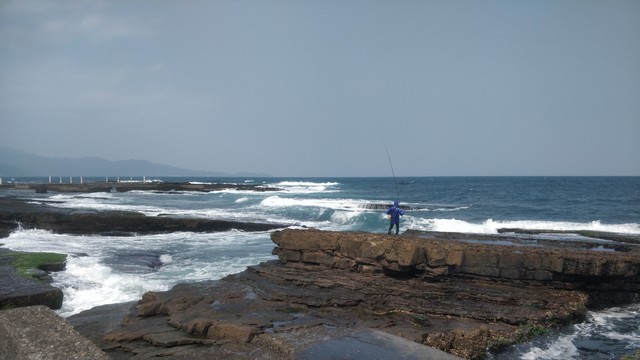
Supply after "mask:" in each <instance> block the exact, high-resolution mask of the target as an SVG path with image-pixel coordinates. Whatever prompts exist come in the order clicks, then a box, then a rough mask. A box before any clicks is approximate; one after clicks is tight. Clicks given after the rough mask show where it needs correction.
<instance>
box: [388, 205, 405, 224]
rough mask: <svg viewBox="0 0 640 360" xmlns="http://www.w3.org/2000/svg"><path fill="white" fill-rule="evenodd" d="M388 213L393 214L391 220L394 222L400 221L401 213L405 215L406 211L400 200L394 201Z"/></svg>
mask: <svg viewBox="0 0 640 360" xmlns="http://www.w3.org/2000/svg"><path fill="white" fill-rule="evenodd" d="M387 215H391V222H392V223H394V224H399V223H400V215H404V211H402V209H400V207H399V206H398V202H397V201H396V202H394V203H393V206H392V207H390V208H389V210H387Z"/></svg>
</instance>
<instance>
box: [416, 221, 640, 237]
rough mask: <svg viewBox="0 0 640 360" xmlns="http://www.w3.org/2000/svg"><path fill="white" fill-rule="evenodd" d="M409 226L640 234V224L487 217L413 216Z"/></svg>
mask: <svg viewBox="0 0 640 360" xmlns="http://www.w3.org/2000/svg"><path fill="white" fill-rule="evenodd" d="M408 226H409V227H410V228H412V229H416V230H424V231H442V232H462V233H478V234H497V233H498V229H505V228H513V229H529V230H561V231H578V230H592V231H603V232H612V233H621V234H640V224H602V223H601V222H600V221H592V222H588V223H575V222H562V221H535V220H517V221H501V220H493V219H487V220H485V221H483V222H482V223H472V222H468V221H464V220H458V219H437V218H430V219H425V218H412V219H411V222H410V223H409V224H408Z"/></svg>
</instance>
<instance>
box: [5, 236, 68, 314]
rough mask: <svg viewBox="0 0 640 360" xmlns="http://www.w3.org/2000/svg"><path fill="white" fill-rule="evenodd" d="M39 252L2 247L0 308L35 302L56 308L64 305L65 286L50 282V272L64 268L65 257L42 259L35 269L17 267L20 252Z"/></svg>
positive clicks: (27, 304)
mask: <svg viewBox="0 0 640 360" xmlns="http://www.w3.org/2000/svg"><path fill="white" fill-rule="evenodd" d="M38 254H39V253H33V254H32V253H20V252H15V251H11V250H8V249H3V248H0V309H6V308H15V307H24V306H33V305H44V306H47V307H49V308H50V309H54V310H55V309H60V308H61V307H62V300H63V294H62V290H60V289H59V288H57V287H54V286H51V285H50V284H49V282H50V280H51V279H50V277H49V275H48V272H49V271H62V270H64V266H65V263H64V261H58V262H51V263H50V262H41V263H38V264H36V265H35V266H36V268H33V269H20V268H19V267H16V264H15V259H16V258H17V257H18V256H20V255H38ZM21 270H23V271H21Z"/></svg>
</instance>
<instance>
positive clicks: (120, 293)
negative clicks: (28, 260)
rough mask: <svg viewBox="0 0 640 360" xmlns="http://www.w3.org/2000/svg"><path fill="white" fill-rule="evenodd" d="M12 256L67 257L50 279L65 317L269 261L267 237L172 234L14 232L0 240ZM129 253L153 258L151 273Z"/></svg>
mask: <svg viewBox="0 0 640 360" xmlns="http://www.w3.org/2000/svg"><path fill="white" fill-rule="evenodd" d="M3 243H4V244H5V246H6V247H7V248H9V249H12V250H17V251H46V252H57V253H64V254H69V256H68V257H67V268H66V271H62V272H57V273H54V274H53V275H52V277H53V280H54V282H53V284H52V285H53V286H56V287H59V288H61V289H62V291H63V293H64V303H63V307H62V309H60V310H59V311H58V313H59V314H60V315H62V316H65V317H66V316H70V315H73V314H75V313H78V312H80V311H83V310H86V309H89V308H92V307H95V306H99V305H104V304H111V303H119V302H126V301H134V300H138V299H139V298H140V297H141V296H142V295H143V294H144V293H145V292H147V291H162V290H166V289H168V288H169V287H171V286H173V285H175V284H176V283H178V282H180V281H201V280H212V279H213V280H215V279H219V278H222V277H224V276H226V275H229V274H233V273H238V272H241V271H243V270H244V269H245V268H246V267H247V266H250V265H255V264H258V263H260V262H262V261H268V260H273V259H274V258H275V257H274V256H273V255H272V254H271V250H272V249H273V243H272V242H271V240H270V239H269V233H268V232H261V233H246V232H242V231H227V232H221V233H191V232H175V233H169V234H159V235H141V236H130V237H118V236H113V237H104V236H87V235H85V236H80V235H68V234H54V233H51V232H49V231H45V230H35V229H29V230H18V231H15V232H13V233H12V234H10V235H9V237H7V238H4V239H3ZM132 253H135V254H140V255H141V256H143V257H144V256H150V257H153V256H155V257H157V259H158V260H159V265H158V266H157V267H153V268H150V267H148V266H147V265H145V264H144V263H140V262H139V261H137V260H136V258H135V257H132V256H127V255H130V254H132Z"/></svg>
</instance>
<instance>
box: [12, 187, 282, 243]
mask: <svg viewBox="0 0 640 360" xmlns="http://www.w3.org/2000/svg"><path fill="white" fill-rule="evenodd" d="M19 226H22V227H25V228H38V229H44V230H49V231H52V232H55V233H67V234H81V235H87V234H101V235H106V236H109V235H117V236H126V235H134V234H161V233H168V232H174V231H192V232H216V231H228V230H231V229H237V230H242V231H268V230H273V229H281V228H284V227H286V225H283V224H270V223H251V222H240V221H227V220H212V219H197V218H179V217H170V216H145V215H144V214H141V213H137V212H132V211H93V210H77V209H66V208H56V207H52V206H48V205H47V204H46V203H43V204H40V203H34V201H33V200H24V199H20V198H15V197H0V238H2V237H6V236H8V235H9V234H10V233H11V232H12V231H14V230H16V229H17V228H18V227H19Z"/></svg>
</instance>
